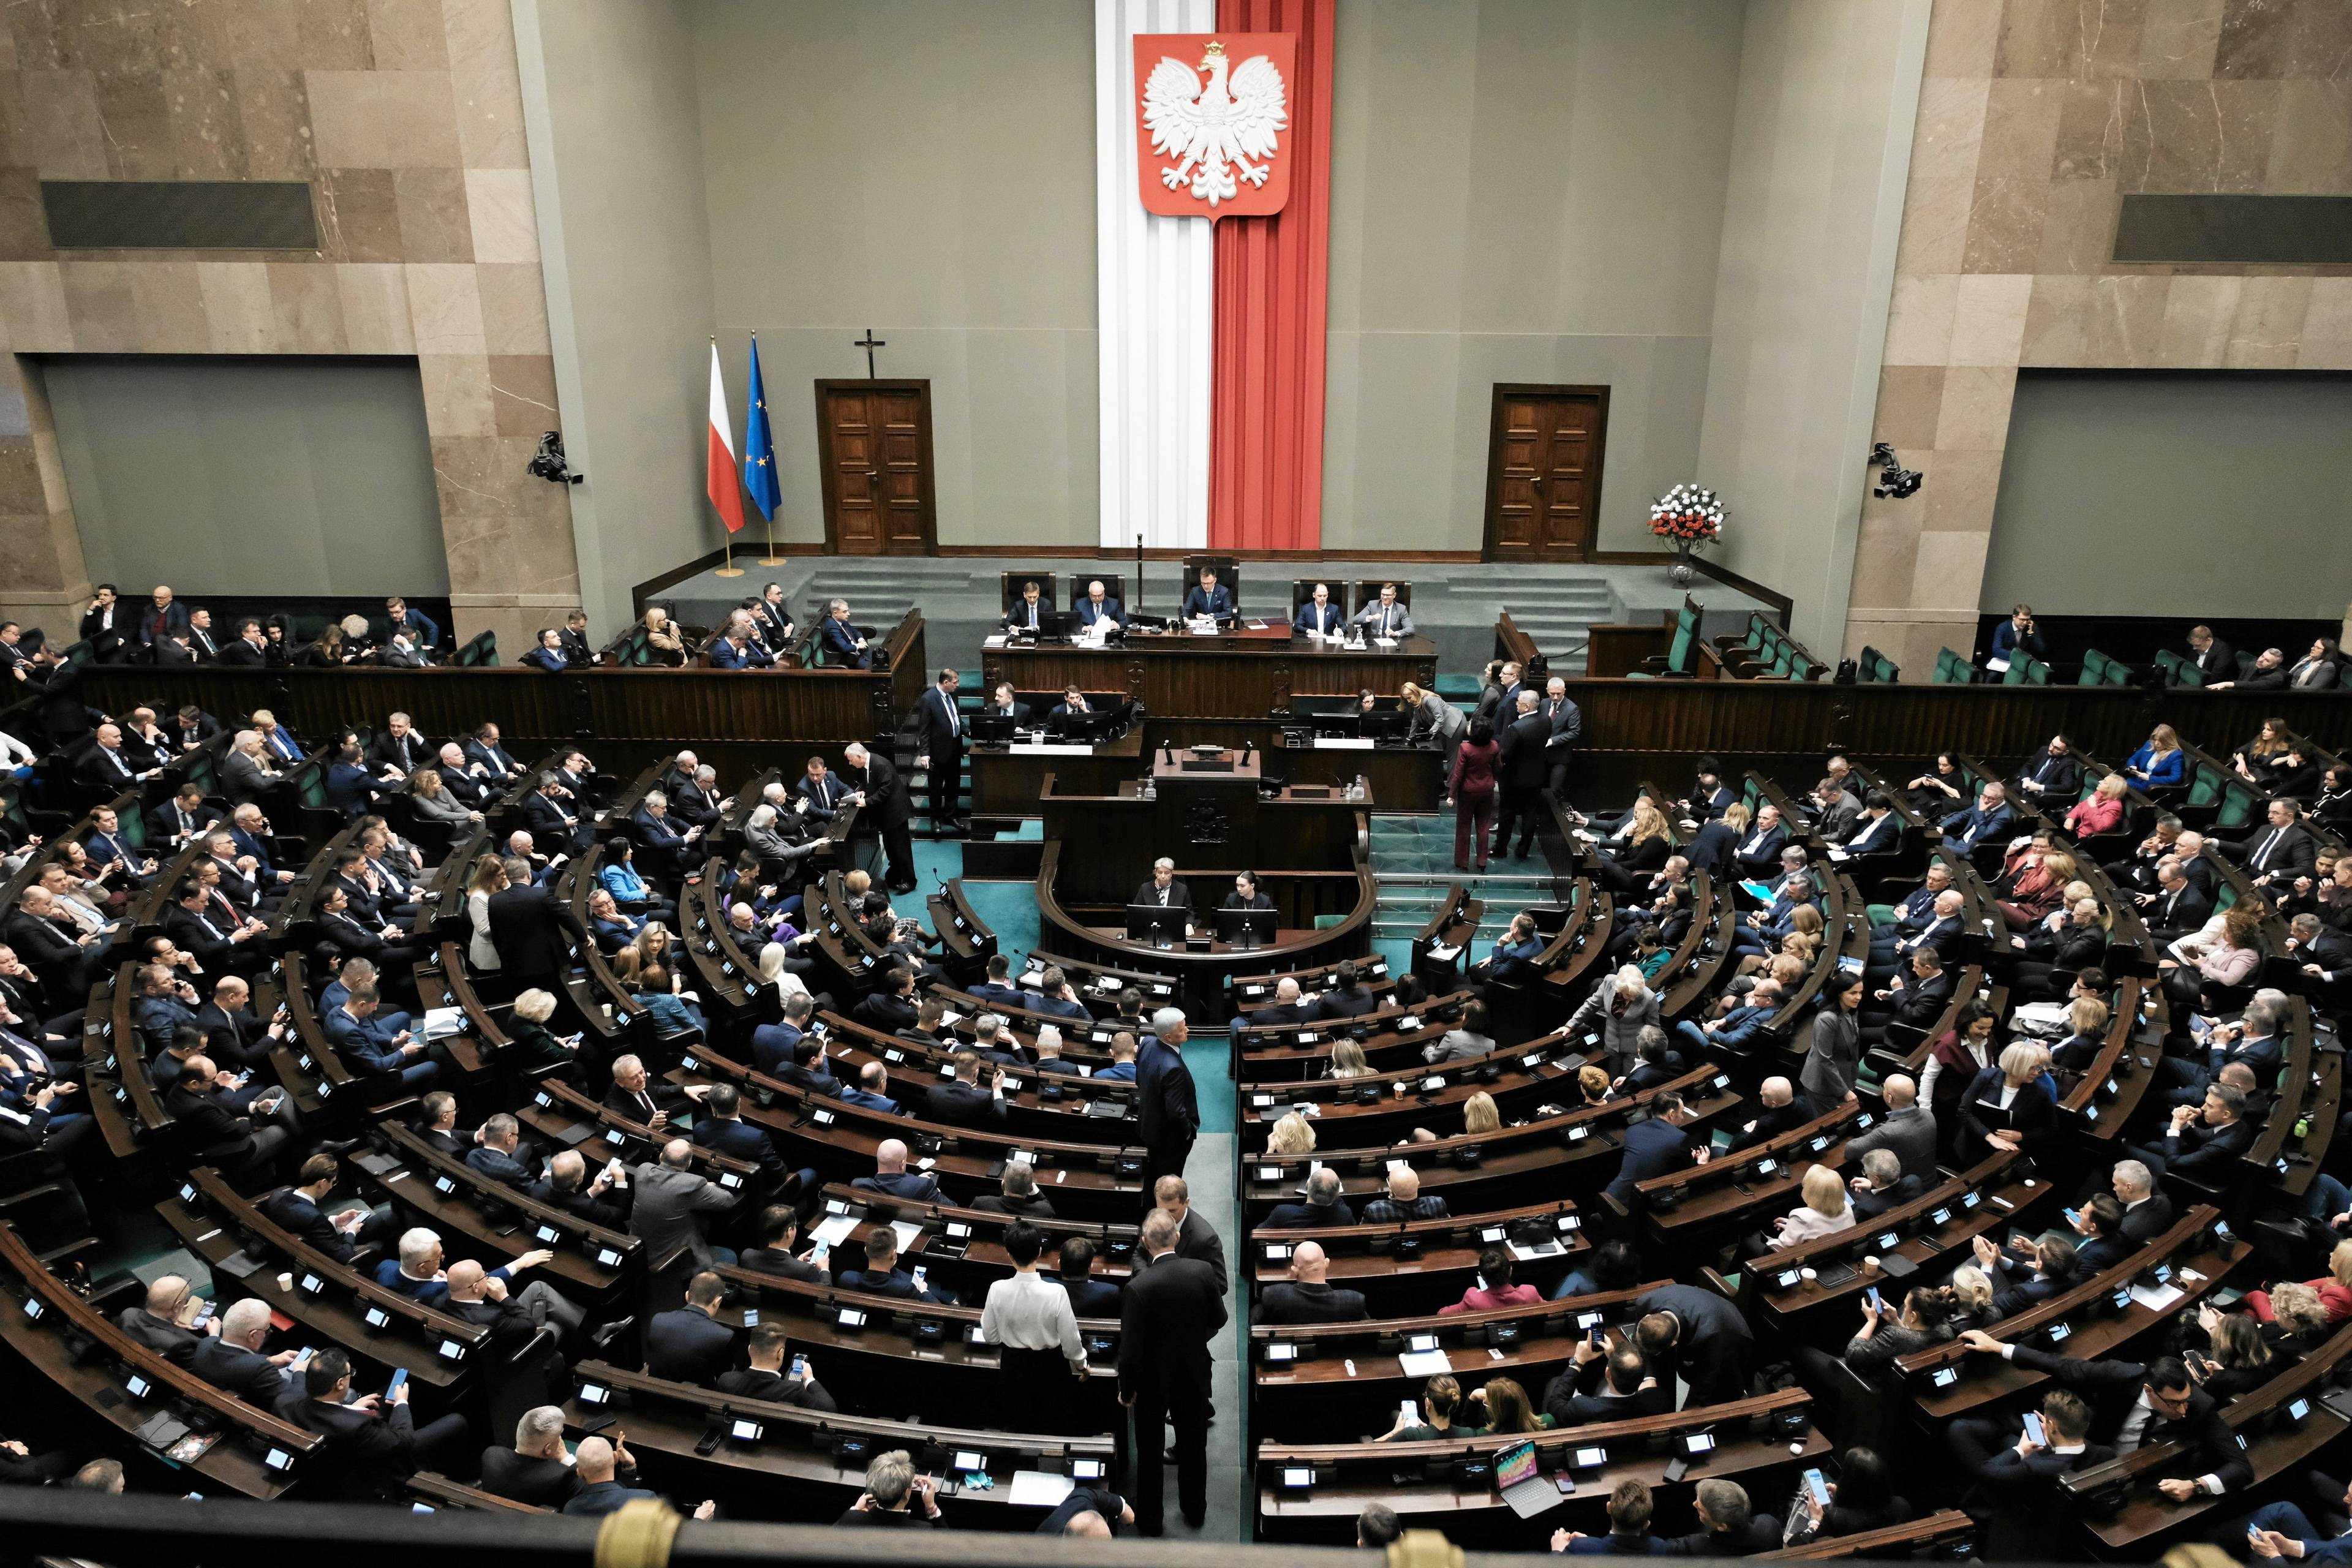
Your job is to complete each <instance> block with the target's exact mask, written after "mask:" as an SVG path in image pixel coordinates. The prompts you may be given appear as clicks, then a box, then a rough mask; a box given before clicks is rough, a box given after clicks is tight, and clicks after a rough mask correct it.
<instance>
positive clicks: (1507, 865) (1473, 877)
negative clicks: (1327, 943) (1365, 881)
mask: <svg viewBox="0 0 2352 1568" xmlns="http://www.w3.org/2000/svg"><path fill="white" fill-rule="evenodd" d="M1371 830H1372V870H1373V873H1374V875H1375V876H1377V877H1378V878H1379V879H1380V894H1379V897H1378V899H1377V900H1376V901H1375V902H1374V904H1373V906H1372V940H1373V941H1374V942H1376V943H1389V942H1393V943H1395V944H1397V947H1396V949H1395V950H1393V951H1391V952H1390V958H1391V967H1396V961H1397V956H1398V954H1399V953H1400V952H1404V950H1405V949H1406V948H1407V947H1408V946H1409V944H1410V943H1411V942H1412V939H1413V938H1414V937H1415V936H1416V935H1418V934H1419V933H1420V931H1421V928H1422V927H1423V926H1425V925H1427V924H1428V923H1429V920H1430V917H1431V916H1432V915H1433V914H1435V913H1436V912H1437V907H1438V905H1439V903H1440V902H1442V901H1443V900H1444V897H1445V890H1446V889H1448V888H1450V887H1452V886H1453V885H1454V883H1456V882H1462V883H1466V884H1467V885H1468V886H1469V888H1470V889H1471V890H1472V892H1473V893H1474V895H1475V896H1476V897H1478V898H1481V899H1484V900H1486V915H1485V918H1484V919H1483V920H1482V921H1480V923H1479V926H1478V935H1477V939H1476V943H1475V945H1476V948H1477V951H1478V952H1480V953H1482V954H1483V952H1485V950H1486V944H1487V943H1490V942H1494V941H1495V940H1496V939H1497V938H1498V937H1500V936H1501V935H1502V934H1503V932H1504V931H1506V930H1507V929H1508V927H1509V926H1510V923H1511V917H1512V916H1513V915H1515V914H1517V913H1518V912H1519V910H1522V909H1524V908H1526V907H1527V906H1528V905H1529V904H1535V903H1544V902H1548V901H1549V900H1551V899H1552V898H1553V897H1554V895H1555V892H1556V885H1555V881H1554V879H1553V877H1552V875H1551V872H1550V870H1549V868H1548V867H1547V866H1546V865H1545V864H1544V861H1543V858H1542V856H1541V854H1540V852H1538V853H1537V854H1534V855H1530V856H1528V858H1527V859H1525V860H1507V859H1503V858H1496V860H1495V861H1494V862H1493V864H1492V865H1491V866H1490V867H1489V868H1487V870H1486V874H1485V875H1483V876H1482V875H1480V874H1478V873H1476V872H1475V871H1473V872H1467V873H1465V872H1459V871H1456V870H1454V817H1453V814H1452V813H1450V812H1449V813H1444V814H1441V815H1439V816H1397V815H1383V814H1380V813H1375V814H1374V815H1373V816H1372V822H1371ZM1406 956H1407V957H1408V958H1409V956H1410V955H1409V953H1407V954H1406Z"/></svg>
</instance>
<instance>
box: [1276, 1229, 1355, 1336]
mask: <svg viewBox="0 0 2352 1568" xmlns="http://www.w3.org/2000/svg"><path fill="white" fill-rule="evenodd" d="M1330 1272H1331V1259H1330V1257H1329V1256H1328V1254H1327V1253H1325V1252H1324V1250H1323V1248H1322V1246H1321V1244H1320V1243H1318V1242H1312V1241H1302V1242H1300V1243H1299V1244H1298V1245H1297V1247H1295V1248H1294V1249H1292V1251H1291V1254H1290V1278H1289V1279H1286V1280H1282V1281H1280V1282H1278V1283H1276V1284H1273V1285H1269V1286H1267V1287H1266V1288H1265V1296H1264V1298H1263V1299H1262V1300H1260V1301H1259V1303H1258V1310H1257V1311H1256V1313H1255V1316H1254V1319H1253V1321H1256V1322H1260V1323H1360V1322H1362V1321H1364V1320H1365V1319H1366V1318H1369V1317H1370V1316H1371V1313H1370V1312H1369V1311H1368V1310H1365V1307H1364V1293H1363V1292H1362V1291H1361V1290H1334V1289H1332V1288H1331V1286H1330V1283H1329V1275H1330Z"/></svg>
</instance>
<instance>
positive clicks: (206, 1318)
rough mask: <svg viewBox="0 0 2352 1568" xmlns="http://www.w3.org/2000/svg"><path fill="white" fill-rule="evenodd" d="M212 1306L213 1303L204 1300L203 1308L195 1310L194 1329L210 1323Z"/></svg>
mask: <svg viewBox="0 0 2352 1568" xmlns="http://www.w3.org/2000/svg"><path fill="white" fill-rule="evenodd" d="M214 1305H215V1303H214V1302H212V1301H210V1300H206V1301H205V1304H204V1305H203V1306H201V1307H199V1308H197V1309H196V1327H198V1328H200V1329H201V1328H203V1327H204V1326H205V1324H206V1323H208V1322H210V1321H212V1317H213V1307H214Z"/></svg>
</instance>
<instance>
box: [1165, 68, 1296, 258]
mask: <svg viewBox="0 0 2352 1568" xmlns="http://www.w3.org/2000/svg"><path fill="white" fill-rule="evenodd" d="M1134 47H1135V84H1136V94H1135V134H1136V146H1137V150H1138V151H1137V160H1136V161H1137V169H1136V174H1137V177H1138V183H1139V185H1140V187H1141V190H1142V195H1143V210H1144V211H1146V212H1149V213H1156V214H1158V215H1159V216H1161V217H1205V218H1207V219H1209V220H1210V221H1211V222H1214V221H1216V220H1217V219H1218V218H1223V217H1263V216H1265V215H1267V214H1268V213H1277V212H1280V211H1281V210H1282V208H1283V204H1284V203H1285V202H1286V201H1288V200H1289V198H1290V164H1291V152H1292V142H1293V138H1292V136H1291V133H1290V105H1291V100H1292V94H1293V93H1294V91H1295V90H1296V89H1295V87H1294V84H1295V83H1296V82H1297V79H1298V72H1297V50H1298V40H1297V37H1295V36H1293V35H1291V34H1289V33H1229V34H1218V33H1139V34H1137V35H1136V36H1135V44H1134Z"/></svg>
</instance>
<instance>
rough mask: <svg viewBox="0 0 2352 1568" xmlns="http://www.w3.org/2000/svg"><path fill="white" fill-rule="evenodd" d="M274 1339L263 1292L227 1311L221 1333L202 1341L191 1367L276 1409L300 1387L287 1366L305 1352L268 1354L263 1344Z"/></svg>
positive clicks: (263, 1406)
mask: <svg viewBox="0 0 2352 1568" xmlns="http://www.w3.org/2000/svg"><path fill="white" fill-rule="evenodd" d="M268 1338H269V1303H268V1302H267V1301H265V1300H261V1298H259V1297H258V1296H247V1297H246V1298H244V1299H243V1300H238V1301H233V1302H231V1303H230V1304H229V1308H228V1310H226V1312H223V1313H222V1314H221V1324H220V1331H219V1332H217V1333H215V1335H213V1337H212V1338H210V1339H208V1340H202V1341H199V1342H197V1344H196V1347H195V1350H194V1353H193V1354H192V1355H191V1357H190V1358H189V1361H188V1370H189V1371H191V1372H193V1373H195V1374H196V1375H197V1376H198V1377H201V1378H203V1379H204V1380H205V1382H206V1383H209V1384H212V1385H213V1386H214V1387H215V1388H222V1389H226V1390H227V1391H228V1392H229V1393H231V1394H236V1396H237V1397H238V1398H239V1399H242V1400H244V1401H245V1402H246V1403H247V1405H257V1406H259V1407H260V1408H261V1409H264V1410H268V1409H270V1408H271V1407H273V1406H274V1405H276V1404H277V1402H278V1396H279V1395H280V1394H284V1393H285V1392H286V1391H287V1389H288V1388H289V1387H294V1386H299V1384H298V1382H297V1380H295V1379H293V1378H292V1377H290V1376H289V1374H288V1373H287V1371H286V1369H287V1368H288V1367H289V1366H290V1365H292V1364H293V1363H294V1358H295V1357H296V1356H297V1355H299V1354H300V1353H301V1352H299V1351H279V1352H277V1353H276V1354H274V1355H265V1354H263V1353H262V1350H261V1347H262V1345H263V1343H264V1342H267V1341H268Z"/></svg>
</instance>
